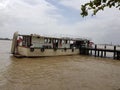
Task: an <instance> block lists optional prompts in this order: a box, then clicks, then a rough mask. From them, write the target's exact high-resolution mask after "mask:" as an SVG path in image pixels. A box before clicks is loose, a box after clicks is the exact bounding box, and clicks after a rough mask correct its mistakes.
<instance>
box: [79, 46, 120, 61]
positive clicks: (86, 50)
mask: <svg viewBox="0 0 120 90" xmlns="http://www.w3.org/2000/svg"><path fill="white" fill-rule="evenodd" d="M116 47H117V46H113V48H107V46H106V45H105V46H104V48H99V47H97V45H95V46H94V47H80V54H82V55H94V56H95V57H107V56H106V53H109V52H110V53H112V54H113V55H112V57H113V59H118V60H120V50H119V49H116Z"/></svg>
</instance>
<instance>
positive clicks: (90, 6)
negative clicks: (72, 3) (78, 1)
mask: <svg viewBox="0 0 120 90" xmlns="http://www.w3.org/2000/svg"><path fill="white" fill-rule="evenodd" d="M105 7H109V8H112V7H116V8H118V9H119V10H120V0H93V1H90V2H88V3H85V4H84V5H81V10H82V12H81V15H82V17H85V16H87V15H88V11H89V10H93V13H92V15H96V13H97V12H98V11H100V10H104V8H105Z"/></svg>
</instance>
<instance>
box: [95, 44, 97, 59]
mask: <svg viewBox="0 0 120 90" xmlns="http://www.w3.org/2000/svg"><path fill="white" fill-rule="evenodd" d="M96 49H97V45H95V57H96Z"/></svg>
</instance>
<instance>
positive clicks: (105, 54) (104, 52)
mask: <svg viewBox="0 0 120 90" xmlns="http://www.w3.org/2000/svg"><path fill="white" fill-rule="evenodd" d="M104 48H105V51H104V57H106V45H105V47H104Z"/></svg>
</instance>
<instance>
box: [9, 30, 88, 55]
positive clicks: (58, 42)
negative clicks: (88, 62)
mask: <svg viewBox="0 0 120 90" xmlns="http://www.w3.org/2000/svg"><path fill="white" fill-rule="evenodd" d="M89 41H90V40H88V39H82V38H68V37H67V38H63V37H61V38H58V37H47V36H41V35H36V34H31V35H20V34H18V32H15V33H14V35H13V40H12V46H11V53H12V54H13V55H14V56H16V57H41V56H59V55H75V54H79V53H80V47H81V46H88V45H89Z"/></svg>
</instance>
